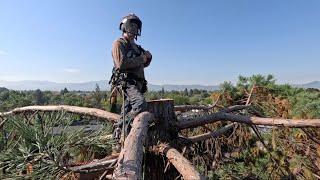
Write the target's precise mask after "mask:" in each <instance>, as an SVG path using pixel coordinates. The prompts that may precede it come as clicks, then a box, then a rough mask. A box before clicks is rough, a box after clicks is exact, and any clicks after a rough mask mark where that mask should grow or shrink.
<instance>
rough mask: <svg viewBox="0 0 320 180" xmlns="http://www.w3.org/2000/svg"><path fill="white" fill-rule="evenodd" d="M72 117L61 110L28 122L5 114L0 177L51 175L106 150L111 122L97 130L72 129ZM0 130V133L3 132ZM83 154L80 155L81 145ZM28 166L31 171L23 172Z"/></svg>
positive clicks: (109, 148)
mask: <svg viewBox="0 0 320 180" xmlns="http://www.w3.org/2000/svg"><path fill="white" fill-rule="evenodd" d="M71 124H72V118H70V117H69V116H67V115H66V114H64V113H60V114H51V115H50V116H47V117H46V118H44V119H42V118H41V117H40V116H37V117H35V118H34V119H32V120H31V122H30V123H27V122H26V121H25V120H24V119H22V118H19V117H9V119H7V121H6V123H5V127H4V132H3V133H1V134H2V136H1V141H0V142H1V144H0V147H1V153H0V169H1V171H2V172H5V173H4V174H2V175H1V174H0V177H2V178H18V177H19V176H23V177H24V178H27V177H29V178H32V179H53V178H56V177H61V176H63V175H64V174H66V173H68V172H70V170H68V169H67V168H66V167H67V166H69V165H71V164H74V163H77V162H79V161H81V162H83V161H89V160H91V159H92V158H93V157H94V155H95V154H105V155H106V154H108V153H110V151H111V143H112V141H105V140H104V137H105V136H106V135H108V134H111V131H112V130H111V126H109V125H104V126H103V128H101V129H99V130H97V131H86V130H85V129H84V128H78V129H74V128H73V129H72V128H71ZM3 134H4V135H3ZM84 148H85V152H86V154H87V157H86V158H85V159H79V157H80V156H82V157H83V149H84ZM28 166H32V169H33V172H27V167H28Z"/></svg>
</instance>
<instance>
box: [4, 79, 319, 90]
mask: <svg viewBox="0 0 320 180" xmlns="http://www.w3.org/2000/svg"><path fill="white" fill-rule="evenodd" d="M96 84H98V85H99V87H100V89H101V90H109V89H110V86H109V84H108V82H107V81H106V80H102V81H89V82H83V83H56V82H50V81H29V80H28V81H1V80H0V87H5V88H8V89H13V90H35V89H40V90H50V91H60V90H62V89H64V88H67V89H68V90H72V91H73V90H74V91H93V90H94V89H95V87H96ZM293 86H296V87H302V88H317V89H320V81H313V82H310V83H307V84H299V85H293ZM148 88H149V90H151V91H160V90H161V89H162V88H164V90H166V91H172V90H176V91H182V90H184V89H186V88H187V89H201V90H208V91H214V90H217V89H219V86H204V85H170V84H165V85H154V84H149V85H148Z"/></svg>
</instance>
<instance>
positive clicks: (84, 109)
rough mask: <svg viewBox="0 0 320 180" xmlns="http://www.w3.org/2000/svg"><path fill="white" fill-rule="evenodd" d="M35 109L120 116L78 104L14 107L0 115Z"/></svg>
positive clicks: (106, 116) (108, 118)
mask: <svg viewBox="0 0 320 180" xmlns="http://www.w3.org/2000/svg"><path fill="white" fill-rule="evenodd" d="M35 111H41V112H50V111H64V112H69V113H75V114H82V115H88V116H94V117H97V118H101V119H106V120H108V121H111V122H116V121H117V120H118V119H119V118H120V115H118V114H114V113H111V112H107V111H104V110H101V109H96V108H87V107H78V106H68V105H57V106H54V105H48V106H25V107H21V108H15V109H13V110H12V111H9V112H3V113H1V112H0V117H6V116H9V115H14V114H19V113H25V112H35Z"/></svg>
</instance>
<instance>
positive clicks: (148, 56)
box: [144, 51, 152, 59]
mask: <svg viewBox="0 0 320 180" xmlns="http://www.w3.org/2000/svg"><path fill="white" fill-rule="evenodd" d="M144 53H145V55H146V56H147V58H148V59H151V58H152V54H151V53H150V52H149V51H146V52H144Z"/></svg>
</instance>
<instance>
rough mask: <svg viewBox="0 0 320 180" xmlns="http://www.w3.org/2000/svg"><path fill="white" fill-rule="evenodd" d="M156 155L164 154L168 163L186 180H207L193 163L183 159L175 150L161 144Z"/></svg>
mask: <svg viewBox="0 0 320 180" xmlns="http://www.w3.org/2000/svg"><path fill="white" fill-rule="evenodd" d="M155 151H156V153H160V154H163V155H164V156H166V157H167V159H168V161H169V162H170V163H172V165H173V166H174V167H175V168H176V169H177V170H178V172H179V173H180V174H181V175H182V177H183V179H185V180H194V179H199V180H201V179H205V178H204V177H203V176H202V175H201V174H200V173H199V172H198V171H197V170H196V169H195V167H194V166H193V165H192V164H191V162H190V161H189V160H188V159H186V158H185V157H183V155H182V154H180V153H179V151H177V150H176V149H175V148H172V147H170V146H168V145H165V144H161V145H159V146H158V147H157V148H156V149H155Z"/></svg>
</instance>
